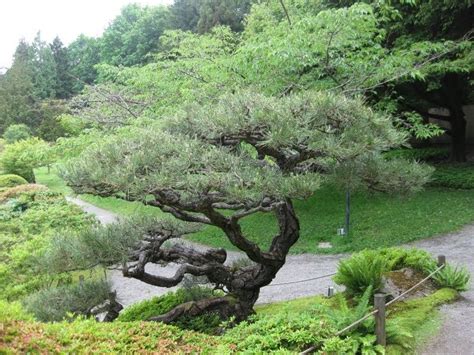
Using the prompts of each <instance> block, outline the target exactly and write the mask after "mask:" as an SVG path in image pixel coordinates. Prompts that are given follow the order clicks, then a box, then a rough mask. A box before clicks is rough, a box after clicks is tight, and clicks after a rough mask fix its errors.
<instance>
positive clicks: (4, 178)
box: [0, 174, 28, 189]
mask: <svg viewBox="0 0 474 355" xmlns="http://www.w3.org/2000/svg"><path fill="white" fill-rule="evenodd" d="M23 184H28V181H26V180H25V179H24V178H22V177H21V176H18V175H15V174H5V175H0V189H1V188H4V187H15V186H18V185H23Z"/></svg>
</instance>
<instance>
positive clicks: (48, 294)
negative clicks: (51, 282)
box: [24, 280, 110, 322]
mask: <svg viewBox="0 0 474 355" xmlns="http://www.w3.org/2000/svg"><path fill="white" fill-rule="evenodd" d="M109 293H110V286H109V284H108V283H107V282H105V281H101V280H99V281H85V282H82V283H77V284H71V285H64V286H59V287H54V288H48V289H43V290H40V291H39V292H36V293H34V294H32V295H30V296H28V297H27V298H26V299H25V300H24V306H25V308H26V310H27V311H29V312H30V313H32V314H33V315H34V316H35V318H36V319H38V320H40V321H43V322H53V321H56V322H58V321H62V320H64V319H67V318H72V317H76V316H78V315H89V312H90V310H91V309H92V308H93V307H95V306H97V305H99V304H101V303H103V302H104V301H106V300H107V299H108V297H109Z"/></svg>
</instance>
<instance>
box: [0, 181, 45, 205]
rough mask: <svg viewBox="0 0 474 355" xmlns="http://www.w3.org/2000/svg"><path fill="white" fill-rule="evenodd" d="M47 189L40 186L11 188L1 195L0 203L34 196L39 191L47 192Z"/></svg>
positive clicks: (27, 185) (29, 185)
mask: <svg viewBox="0 0 474 355" xmlns="http://www.w3.org/2000/svg"><path fill="white" fill-rule="evenodd" d="M47 189H48V188H47V187H46V186H44V185H39V184H25V185H18V186H15V187H11V188H9V189H7V190H5V191H3V192H1V193H0V203H3V202H5V201H7V200H9V199H12V198H17V197H19V196H20V195H23V194H32V193H35V192H38V191H46V190H47Z"/></svg>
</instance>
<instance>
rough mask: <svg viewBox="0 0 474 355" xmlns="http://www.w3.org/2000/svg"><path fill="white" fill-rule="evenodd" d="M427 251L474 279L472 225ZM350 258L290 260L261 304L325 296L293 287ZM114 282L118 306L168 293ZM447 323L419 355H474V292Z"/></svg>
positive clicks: (102, 217)
mask: <svg viewBox="0 0 474 355" xmlns="http://www.w3.org/2000/svg"><path fill="white" fill-rule="evenodd" d="M68 200H69V201H70V202H73V203H75V204H77V205H79V206H81V207H82V208H83V209H84V210H85V211H86V212H89V213H92V214H94V215H95V216H96V217H97V219H98V220H99V221H100V222H101V223H104V224H108V223H112V222H114V221H116V220H117V215H116V214H114V213H111V212H109V211H106V210H104V209H101V208H98V207H95V206H93V205H91V204H89V203H87V202H84V201H82V200H80V199H77V198H68ZM407 246H408V247H418V248H422V249H425V250H427V251H428V252H430V253H432V254H433V255H434V256H436V255H439V254H444V255H446V257H447V260H448V262H450V263H454V264H459V265H463V266H466V267H467V268H468V270H469V271H470V272H471V275H474V225H469V226H466V227H464V228H463V229H462V230H461V231H459V232H456V233H451V234H448V235H445V236H442V237H438V238H430V239H426V240H422V241H418V242H415V243H412V244H410V245H407ZM243 256H244V255H243V254H242V253H238V252H229V253H228V260H227V263H231V262H232V261H234V260H236V259H239V258H241V257H243ZM344 257H347V254H339V255H313V254H302V255H290V256H288V257H287V262H286V263H285V265H284V266H283V268H281V270H280V271H279V272H278V274H277V276H276V278H275V279H274V280H273V282H272V283H271V284H270V285H268V286H266V287H264V288H262V290H261V293H260V297H259V300H258V303H270V302H275V301H284V300H290V299H294V298H298V297H304V296H311V295H317V294H322V293H325V292H327V288H328V286H334V287H335V288H336V289H337V286H336V285H334V283H333V282H332V280H331V278H330V277H328V278H323V279H318V280H313V281H309V282H303V283H290V284H285V283H288V282H294V281H296V280H304V279H308V278H313V277H317V276H320V275H325V274H329V273H332V272H334V271H335V270H336V268H337V264H338V262H339V260H341V259H342V258H344ZM146 270H147V271H148V272H150V273H160V274H162V275H163V276H166V275H169V276H171V275H173V274H174V272H175V271H176V265H168V266H167V267H161V266H157V265H149V266H148V265H147V268H146ZM109 275H110V280H111V282H112V285H113V286H114V288H116V290H117V294H118V299H119V301H120V302H121V303H122V304H124V305H125V306H127V305H130V304H133V303H136V302H138V301H141V300H144V299H148V298H150V297H153V296H158V295H161V294H163V293H166V292H168V291H170V289H168V288H159V287H154V286H150V285H147V284H144V283H142V282H140V281H138V280H134V279H129V278H125V277H123V276H122V274H121V273H120V272H119V271H112V272H110V274H109ZM441 311H442V315H443V318H444V322H443V325H442V328H441V331H440V334H439V335H438V336H437V337H435V338H433V339H431V341H430V342H428V344H427V345H426V347H425V349H424V350H423V351H422V352H421V353H422V354H426V355H451V354H453V355H454V354H459V355H474V326H473V325H472V321H474V290H473V288H472V287H471V289H470V290H469V291H467V292H464V293H463V294H462V299H461V301H459V302H456V303H454V304H452V305H445V306H443V307H442V309H441Z"/></svg>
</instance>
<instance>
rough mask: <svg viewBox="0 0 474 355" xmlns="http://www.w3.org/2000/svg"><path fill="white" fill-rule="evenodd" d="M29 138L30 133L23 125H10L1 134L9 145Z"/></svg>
mask: <svg viewBox="0 0 474 355" xmlns="http://www.w3.org/2000/svg"><path fill="white" fill-rule="evenodd" d="M30 137H31V131H30V129H29V128H28V126H27V125H25V124H12V125H10V126H8V128H7V129H6V130H5V133H3V138H5V141H6V142H7V143H9V144H11V143H15V142H17V141H20V140H23V139H28V138H30Z"/></svg>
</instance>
